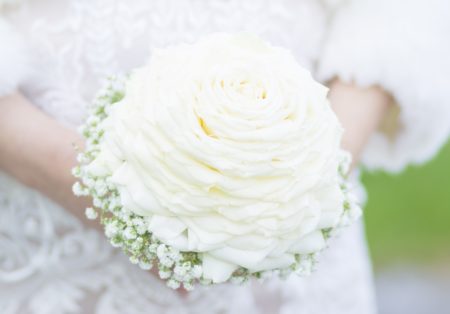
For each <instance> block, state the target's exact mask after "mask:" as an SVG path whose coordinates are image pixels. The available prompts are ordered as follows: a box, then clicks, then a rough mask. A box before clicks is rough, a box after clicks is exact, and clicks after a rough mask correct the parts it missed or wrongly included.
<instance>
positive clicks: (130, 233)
mask: <svg viewBox="0 0 450 314" xmlns="http://www.w3.org/2000/svg"><path fill="white" fill-rule="evenodd" d="M123 236H124V237H125V239H127V240H133V239H136V237H137V232H136V230H135V229H134V228H132V227H128V228H126V229H125V231H124V232H123Z"/></svg>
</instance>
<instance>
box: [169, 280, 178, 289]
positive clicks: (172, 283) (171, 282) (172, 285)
mask: <svg viewBox="0 0 450 314" xmlns="http://www.w3.org/2000/svg"><path fill="white" fill-rule="evenodd" d="M167 286H168V287H169V288H172V289H178V288H179V287H180V282H179V281H177V280H175V279H172V278H171V279H169V280H167Z"/></svg>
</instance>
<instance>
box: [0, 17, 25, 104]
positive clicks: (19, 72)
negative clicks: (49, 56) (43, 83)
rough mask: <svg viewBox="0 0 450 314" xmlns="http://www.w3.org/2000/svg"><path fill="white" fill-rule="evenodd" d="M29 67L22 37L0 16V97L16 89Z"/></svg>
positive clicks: (23, 79)
mask: <svg viewBox="0 0 450 314" xmlns="http://www.w3.org/2000/svg"><path fill="white" fill-rule="evenodd" d="M30 68H31V67H30V60H29V58H28V51H27V49H26V45H25V43H24V42H23V40H22V37H21V36H20V35H19V34H18V33H17V32H16V31H15V30H14V29H13V27H12V26H11V25H9V23H8V22H7V21H5V20H4V19H3V18H1V17H0V97H1V96H4V95H7V94H9V93H11V92H13V91H14V90H16V89H17V88H18V86H19V85H20V84H21V83H23V82H24V81H25V80H26V79H27V78H28V77H29V75H30Z"/></svg>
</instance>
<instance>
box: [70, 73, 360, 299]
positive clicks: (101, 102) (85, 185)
mask: <svg viewBox="0 0 450 314" xmlns="http://www.w3.org/2000/svg"><path fill="white" fill-rule="evenodd" d="M125 82H126V78H124V77H112V78H110V79H109V80H108V82H107V84H106V86H105V87H104V88H103V89H102V90H101V91H100V92H99V94H98V95H97V97H96V99H95V101H94V103H93V106H92V107H91V108H90V111H89V116H88V118H87V120H86V123H85V124H84V125H83V126H81V128H80V130H79V131H80V133H81V134H82V135H83V136H84V138H85V139H86V148H85V150H84V152H80V153H79V155H78V162H79V165H78V166H77V167H75V168H74V169H73V171H72V174H73V175H74V176H75V177H76V178H78V179H79V180H80V181H79V182H76V183H75V184H74V186H73V192H74V194H75V195H77V196H87V195H90V196H91V197H92V198H93V207H88V208H86V216H87V218H88V219H96V218H97V217H100V222H101V224H102V225H103V226H104V230H105V235H106V237H107V238H108V239H109V240H110V242H111V244H112V245H113V246H114V247H120V248H122V250H123V251H124V252H125V253H126V254H127V255H128V256H129V258H130V261H131V263H133V264H138V265H139V266H140V267H141V268H142V269H144V270H149V269H151V268H152V267H153V266H154V265H155V266H157V267H158V271H159V276H160V277H161V279H164V280H166V281H167V285H168V286H169V287H170V288H173V289H178V288H179V287H181V286H183V287H184V288H185V289H186V290H192V289H193V288H194V284H195V283H196V282H199V283H200V284H203V285H209V284H211V281H210V280H208V279H205V278H203V276H202V275H203V270H202V260H201V254H199V253H197V252H180V251H178V250H177V249H175V248H173V247H171V246H168V245H166V244H164V243H161V242H160V241H159V240H158V239H156V238H155V237H154V236H153V234H152V233H151V232H150V231H149V229H148V221H147V219H146V218H145V217H141V216H138V215H136V214H134V213H132V212H130V211H128V210H126V209H125V208H123V207H122V206H121V202H120V196H119V193H118V191H117V188H116V187H115V186H114V184H112V183H111V181H110V178H109V177H92V176H90V175H89V174H88V173H87V171H86V167H87V166H88V165H89V163H90V162H92V161H93V160H94V159H95V157H96V156H97V155H98V153H99V151H100V148H99V145H100V143H101V141H102V137H103V130H102V125H101V122H102V121H103V120H104V119H105V118H106V117H107V115H108V112H109V108H110V107H111V106H114V104H115V103H117V102H119V101H120V100H121V99H122V98H123V96H124V91H125V87H124V85H125ZM340 164H341V166H340V168H339V173H340V174H341V177H342V181H341V182H340V185H341V189H342V191H343V192H344V195H345V197H346V199H345V204H344V212H343V214H342V217H341V219H340V222H339V224H338V227H336V228H329V229H324V230H322V232H323V234H324V237H325V238H326V239H328V238H329V237H331V236H332V235H334V234H335V233H336V231H337V230H339V229H341V228H340V227H341V226H345V225H347V224H348V223H349V222H351V221H353V220H355V218H356V217H357V216H359V214H360V212H361V209H360V208H359V206H358V205H357V203H356V200H355V198H354V197H353V196H352V195H351V193H350V192H349V186H348V183H347V181H346V178H345V176H346V173H347V172H348V167H349V165H350V158H349V156H348V155H347V154H345V153H344V152H343V154H342V161H341V162H340ZM317 255H318V253H313V254H305V255H299V254H298V255H296V262H295V263H294V264H292V265H291V266H290V267H288V268H285V269H275V270H269V271H261V272H255V273H251V272H249V271H248V270H247V269H245V268H239V269H237V270H236V271H235V272H234V273H233V274H232V276H231V278H230V282H233V283H237V284H242V283H245V282H248V281H249V279H250V278H252V277H254V278H257V279H258V280H264V279H266V278H269V277H272V276H274V275H275V276H279V277H281V278H286V277H287V276H288V275H289V274H291V273H296V274H298V275H300V276H306V275H308V274H310V273H311V272H312V271H313V270H314V267H315V264H316V260H317Z"/></svg>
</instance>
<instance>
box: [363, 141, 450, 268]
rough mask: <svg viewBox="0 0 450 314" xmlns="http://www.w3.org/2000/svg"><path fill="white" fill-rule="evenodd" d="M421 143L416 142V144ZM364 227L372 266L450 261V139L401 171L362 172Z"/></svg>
mask: <svg viewBox="0 0 450 314" xmlns="http://www.w3.org/2000/svg"><path fill="white" fill-rule="evenodd" d="M418 145H420V143H418ZM363 182H364V183H365V185H366V188H367V191H368V197H369V198H368V203H367V206H366V208H365V223H366V230H367V231H366V232H367V237H368V241H369V247H370V251H371V254H372V259H373V260H374V264H375V267H376V268H377V267H382V266H385V265H387V264H392V263H398V262H403V263H404V262H407V263H420V264H422V263H436V262H437V263H440V262H442V261H448V260H450V143H448V144H447V145H446V146H445V147H444V148H443V149H442V150H441V151H440V153H439V154H438V155H437V156H436V157H435V158H434V159H433V160H432V161H431V162H429V163H427V164H426V165H423V166H413V167H409V168H407V169H406V170H405V171H404V172H403V173H401V174H400V175H390V174H386V173H383V172H372V173H368V172H364V173H363Z"/></svg>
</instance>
